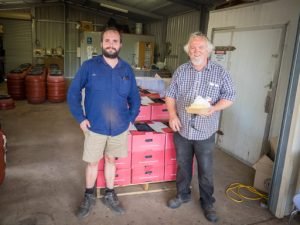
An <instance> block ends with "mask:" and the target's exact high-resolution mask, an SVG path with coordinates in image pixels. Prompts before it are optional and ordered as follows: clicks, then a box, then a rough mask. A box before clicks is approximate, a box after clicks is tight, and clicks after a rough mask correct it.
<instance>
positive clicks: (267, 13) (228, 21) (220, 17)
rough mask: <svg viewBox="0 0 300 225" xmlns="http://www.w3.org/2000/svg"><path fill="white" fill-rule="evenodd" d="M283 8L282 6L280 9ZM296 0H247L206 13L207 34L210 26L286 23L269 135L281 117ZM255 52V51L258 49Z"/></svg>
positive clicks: (298, 3)
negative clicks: (255, 0) (256, 1)
mask: <svg viewBox="0 0 300 225" xmlns="http://www.w3.org/2000/svg"><path fill="white" fill-rule="evenodd" d="M283 8H284V10H282V9H283ZM299 9H300V1H299V0H277V1H270V2H267V3H264V4H262V3H259V4H248V6H245V7H236V8H232V9H227V10H217V11H213V12H211V13H210V17H209V25H208V37H211V35H212V29H213V28H228V27H235V28H251V27H258V26H260V27H262V26H266V25H286V24H287V33H286V40H285V46H284V51H283V57H282V64H281V68H280V74H279V81H278V87H277V95H276V100H275V105H274V113H273V119H272V125H271V131H270V132H271V136H278V135H279V131H280V125H281V122H280V121H281V118H282V114H283V108H282V106H283V105H284V101H285V96H286V89H287V85H288V78H289V74H290V68H291V62H292V57H293V47H294V42H295V33H296V29H297V22H298V17H299ZM258 54H259V53H258Z"/></svg>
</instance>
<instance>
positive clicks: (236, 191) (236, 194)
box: [226, 183, 268, 203]
mask: <svg viewBox="0 0 300 225" xmlns="http://www.w3.org/2000/svg"><path fill="white" fill-rule="evenodd" d="M242 191H243V192H244V193H246V192H248V193H249V192H250V193H251V195H252V196H253V197H250V196H249V195H245V194H243V193H242ZM226 196H227V197H228V198H229V199H231V200H232V201H234V202H238V203H240V202H243V201H244V200H253V201H256V200H260V199H264V200H268V195H266V194H264V193H261V192H259V191H258V190H256V189H255V188H254V187H252V186H248V185H244V184H241V183H233V184H230V185H229V186H228V188H227V189H226Z"/></svg>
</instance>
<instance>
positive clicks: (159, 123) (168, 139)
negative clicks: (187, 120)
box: [97, 90, 176, 188]
mask: <svg viewBox="0 0 300 225" xmlns="http://www.w3.org/2000/svg"><path fill="white" fill-rule="evenodd" d="M140 94H141V100H142V105H141V107H140V113H139V115H138V117H137V119H136V122H135V123H134V124H133V126H131V127H130V128H129V133H130V134H129V137H130V138H129V143H128V157H127V158H122V159H121V158H120V159H117V162H116V177H115V186H126V185H129V184H143V183H151V182H163V181H173V180H176V153H175V147H174V144H173V131H172V129H171V128H170V127H168V123H167V121H168V119H169V118H168V117H169V114H168V111H167V107H166V104H165V102H164V100H163V99H161V98H159V94H158V93H151V92H147V91H146V90H140ZM98 168H99V171H98V179H97V188H101V187H105V179H104V160H103V159H102V160H100V161H99V165H98Z"/></svg>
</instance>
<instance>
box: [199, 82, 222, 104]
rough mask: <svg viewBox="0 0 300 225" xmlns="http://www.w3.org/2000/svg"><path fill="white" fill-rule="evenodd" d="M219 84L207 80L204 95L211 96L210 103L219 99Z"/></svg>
mask: <svg viewBox="0 0 300 225" xmlns="http://www.w3.org/2000/svg"><path fill="white" fill-rule="evenodd" d="M220 89H221V85H220V84H219V83H215V82H209V83H208V85H207V90H206V96H203V97H208V98H211V101H212V104H214V103H216V102H217V101H218V100H219V96H220Z"/></svg>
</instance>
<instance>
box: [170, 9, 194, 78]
mask: <svg viewBox="0 0 300 225" xmlns="http://www.w3.org/2000/svg"><path fill="white" fill-rule="evenodd" d="M199 27H200V12H199V11H194V12H190V13H187V14H184V15H180V16H175V17H172V18H169V19H168V25H167V37H166V42H170V43H171V45H170V50H171V52H170V54H169V55H167V56H166V62H167V67H168V69H169V70H170V71H171V72H172V73H173V72H174V70H175V69H176V68H177V67H178V66H179V65H180V64H182V63H184V62H186V61H187V60H188V57H187V55H186V53H185V52H184V50H183V46H184V45H185V44H186V42H187V41H188V37H189V35H190V33H192V32H195V31H199Z"/></svg>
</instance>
